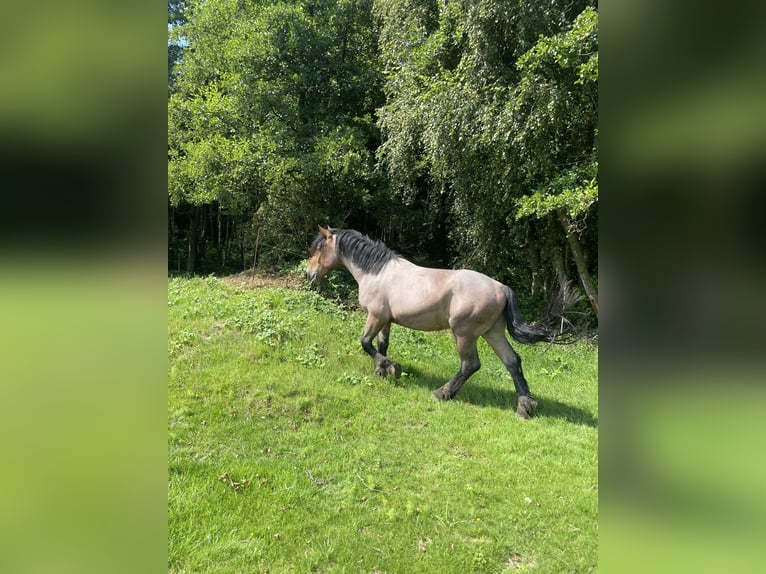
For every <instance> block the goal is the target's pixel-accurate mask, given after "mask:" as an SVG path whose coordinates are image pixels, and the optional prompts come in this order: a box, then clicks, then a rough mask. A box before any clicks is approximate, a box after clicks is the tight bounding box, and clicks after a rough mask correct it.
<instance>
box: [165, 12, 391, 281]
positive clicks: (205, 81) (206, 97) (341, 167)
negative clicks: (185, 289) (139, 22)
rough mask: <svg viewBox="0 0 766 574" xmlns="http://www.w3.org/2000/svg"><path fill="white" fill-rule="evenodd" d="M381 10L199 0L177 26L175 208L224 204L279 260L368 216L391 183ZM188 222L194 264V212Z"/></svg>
mask: <svg viewBox="0 0 766 574" xmlns="http://www.w3.org/2000/svg"><path fill="white" fill-rule="evenodd" d="M370 10H371V4H370V2H364V1H362V2H354V1H351V0H341V1H331V0H314V1H308V0H306V1H299V2H286V1H282V2H280V1H255V0H254V1H251V2H243V1H240V0H206V1H201V0H192V1H190V2H188V3H187V4H186V5H185V11H184V14H185V17H186V22H185V23H182V24H179V25H178V26H177V27H175V28H174V30H173V34H174V37H175V38H183V44H184V49H183V56H182V58H181V60H180V62H179V63H178V64H177V65H176V68H175V83H174V91H173V93H171V95H170V98H169V103H168V126H169V127H168V138H169V141H168V149H169V161H168V189H169V198H170V203H171V206H177V207H179V208H184V206H188V207H191V208H192V209H198V208H202V209H208V210H210V209H213V210H218V211H219V213H222V214H223V216H224V217H229V218H232V220H233V221H234V223H235V224H236V226H238V227H239V228H240V230H241V231H243V233H242V237H243V240H247V237H246V236H248V235H254V234H256V232H257V233H258V235H259V237H260V238H261V241H262V242H263V243H264V244H265V245H266V247H267V249H264V250H263V251H262V253H263V255H264V256H266V257H267V258H271V259H274V260H279V259H282V258H284V257H287V258H291V259H295V258H296V257H298V256H299V254H303V252H304V251H305V246H306V245H307V244H308V242H309V241H308V238H309V235H310V234H312V233H313V232H312V231H311V230H313V229H314V228H315V227H314V226H315V224H316V222H317V220H320V221H322V222H328V221H332V222H333V224H334V225H339V224H342V223H343V222H344V221H348V220H353V218H354V217H360V216H361V214H363V213H364V210H365V208H366V206H367V205H369V204H370V202H371V201H372V196H373V195H374V194H375V193H376V191H377V186H378V185H379V178H377V177H376V176H375V173H374V171H375V163H374V150H375V148H376V147H377V145H378V143H379V132H378V129H377V128H376V126H375V124H374V120H373V112H374V110H375V108H376V107H377V106H378V105H379V104H380V93H381V92H380V73H379V69H378V67H377V66H376V62H377V60H376V57H375V46H376V43H375V38H374V34H373V31H372V24H371V14H370ZM243 228H244V229H243ZM186 229H187V231H188V243H189V249H190V255H189V257H188V258H187V262H188V261H194V257H193V255H192V252H193V251H194V248H193V247H194V246H195V245H196V243H197V241H198V238H197V234H198V233H199V232H200V230H199V229H197V228H196V227H195V226H194V217H190V218H189V220H188V224H187V225H186ZM257 230H260V231H257ZM192 267H194V265H191V266H190V265H187V269H189V270H191V268H192Z"/></svg>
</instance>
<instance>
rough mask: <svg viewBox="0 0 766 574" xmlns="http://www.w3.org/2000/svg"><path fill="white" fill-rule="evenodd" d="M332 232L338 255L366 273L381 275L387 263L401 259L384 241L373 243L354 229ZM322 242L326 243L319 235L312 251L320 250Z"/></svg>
mask: <svg viewBox="0 0 766 574" xmlns="http://www.w3.org/2000/svg"><path fill="white" fill-rule="evenodd" d="M330 232H331V233H332V234H333V235H335V249H336V250H337V251H338V254H339V255H340V256H341V257H344V258H346V259H348V260H349V261H352V262H353V263H354V265H356V266H357V267H359V269H360V270H361V271H364V272H365V273H369V274H371V275H376V274H377V273H380V271H381V270H382V269H383V267H385V265H386V263H388V262H389V261H391V260H392V259H396V258H398V257H399V255H398V254H397V253H396V252H395V251H393V250H391V249H389V248H388V247H386V245H385V244H384V243H383V242H382V241H373V240H372V239H370V238H369V237H367V236H366V235H362V234H361V233H359V232H358V231H354V230H353V229H333V228H330ZM322 241H324V237H322V235H319V237H317V238H316V239H315V240H314V243H313V244H312V250H313V249H316V248H318V247H319V245H320V244H321V242H322Z"/></svg>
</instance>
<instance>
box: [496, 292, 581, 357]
mask: <svg viewBox="0 0 766 574" xmlns="http://www.w3.org/2000/svg"><path fill="white" fill-rule="evenodd" d="M503 288H504V289H505V320H506V322H507V323H508V332H509V333H510V334H511V337H513V339H514V340H515V341H518V342H519V343H524V344H525V345H531V344H533V343H539V342H540V341H549V342H551V343H572V342H573V341H574V340H575V339H576V335H575V332H574V328H573V327H572V325H571V323H569V322H568V321H567V320H566V319H564V313H565V312H566V310H567V309H569V308H570V307H571V306H572V305H574V304H575V303H577V301H579V300H580V296H579V295H577V293H575V292H574V291H572V290H571V288H570V286H569V284H568V283H566V284H564V285H562V287H561V289H560V290H559V292H558V293H557V294H556V295H555V296H554V297H553V298H552V299H551V300H550V301H549V302H548V306H547V307H546V309H545V311H544V312H543V314H542V316H541V317H540V319H539V320H538V321H537V322H536V323H535V324H533V325H529V324H527V323H525V322H524V319H523V318H522V316H521V310H520V309H519V302H518V299H517V298H516V294H515V293H514V292H513V291H512V290H511V289H510V287H506V286H505V285H504V286H503Z"/></svg>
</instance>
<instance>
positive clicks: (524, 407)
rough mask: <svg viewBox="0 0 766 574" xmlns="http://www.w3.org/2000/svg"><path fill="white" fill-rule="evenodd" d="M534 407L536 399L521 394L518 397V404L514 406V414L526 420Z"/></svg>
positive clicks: (535, 406)
mask: <svg viewBox="0 0 766 574" xmlns="http://www.w3.org/2000/svg"><path fill="white" fill-rule="evenodd" d="M535 408H537V401H536V400H535V399H533V398H532V397H530V396H526V395H522V396H520V397H519V404H518V406H517V407H516V416H518V417H519V418H520V419H524V420H527V419H529V418H530V415H531V414H532V411H533V410H535Z"/></svg>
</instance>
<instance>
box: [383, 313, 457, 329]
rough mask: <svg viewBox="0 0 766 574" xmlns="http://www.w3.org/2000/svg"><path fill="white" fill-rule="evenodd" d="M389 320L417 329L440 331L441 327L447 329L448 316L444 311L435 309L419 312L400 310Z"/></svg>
mask: <svg viewBox="0 0 766 574" xmlns="http://www.w3.org/2000/svg"><path fill="white" fill-rule="evenodd" d="M391 320H392V321H393V322H394V323H396V324H397V325H401V326H402V327H407V328H408V329H415V330H417V331H441V330H442V329H449V318H448V317H447V315H446V313H444V312H442V311H440V310H437V309H434V310H428V311H425V312H424V311H420V312H419V313H407V312H406V311H402V312H400V313H396V314H394V315H393V316H392V317H391Z"/></svg>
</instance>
